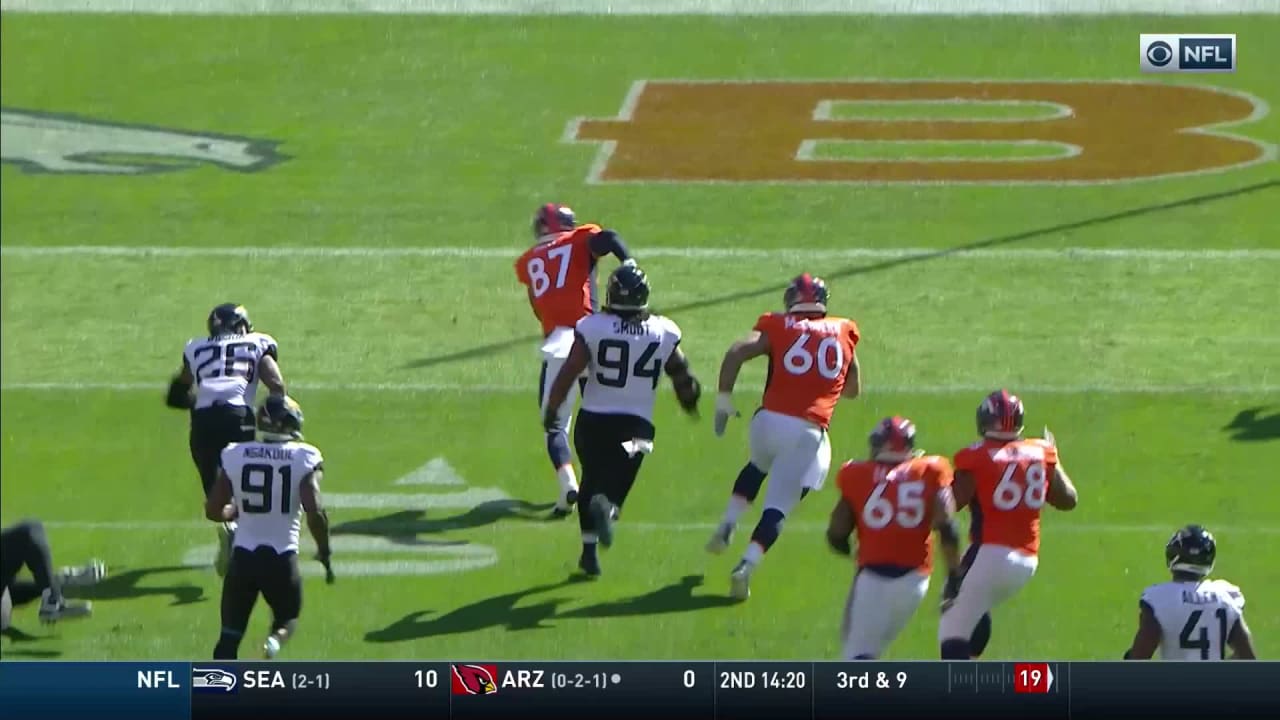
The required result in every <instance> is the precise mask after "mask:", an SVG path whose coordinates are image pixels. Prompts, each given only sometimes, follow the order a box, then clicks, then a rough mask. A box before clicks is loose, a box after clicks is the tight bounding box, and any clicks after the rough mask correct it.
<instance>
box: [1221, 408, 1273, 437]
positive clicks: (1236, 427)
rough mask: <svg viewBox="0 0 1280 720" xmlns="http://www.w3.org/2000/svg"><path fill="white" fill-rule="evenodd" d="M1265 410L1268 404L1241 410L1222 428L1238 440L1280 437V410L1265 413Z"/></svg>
mask: <svg viewBox="0 0 1280 720" xmlns="http://www.w3.org/2000/svg"><path fill="white" fill-rule="evenodd" d="M1263 410H1266V406H1259V407H1252V408H1248V409H1245V410H1241V411H1240V412H1238V413H1236V416H1235V418H1233V419H1232V420H1231V422H1229V423H1227V424H1226V425H1225V426H1224V427H1223V428H1222V429H1223V430H1225V431H1227V432H1230V433H1231V439H1232V440H1236V441H1238V442H1253V441H1257V440H1276V439H1280V411H1276V412H1273V413H1271V414H1270V415H1263V414H1262V412H1263Z"/></svg>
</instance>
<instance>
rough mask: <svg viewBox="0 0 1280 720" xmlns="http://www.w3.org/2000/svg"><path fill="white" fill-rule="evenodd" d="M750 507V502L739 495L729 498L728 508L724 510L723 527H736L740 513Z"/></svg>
mask: <svg viewBox="0 0 1280 720" xmlns="http://www.w3.org/2000/svg"><path fill="white" fill-rule="evenodd" d="M750 507H751V501H750V500H748V499H746V498H744V497H742V496H741V495H730V496H729V507H727V508H725V511H724V520H722V521H721V522H723V523H724V524H725V525H733V526H737V524H738V518H740V517H742V513H744V512H746V511H747V509H748V508H750Z"/></svg>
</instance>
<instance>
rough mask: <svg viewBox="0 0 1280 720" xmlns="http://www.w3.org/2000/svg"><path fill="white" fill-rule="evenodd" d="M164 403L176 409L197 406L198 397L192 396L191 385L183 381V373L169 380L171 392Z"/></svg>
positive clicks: (187, 408) (188, 408)
mask: <svg viewBox="0 0 1280 720" xmlns="http://www.w3.org/2000/svg"><path fill="white" fill-rule="evenodd" d="M164 404H165V405H168V406H169V407H171V408H174V409H175V410H190V409H191V408H192V407H194V406H195V404H196V399H195V398H194V397H192V396H191V385H190V384H188V383H184V382H182V376H181V375H175V376H174V377H173V380H171V381H169V394H168V396H166V397H165V399H164Z"/></svg>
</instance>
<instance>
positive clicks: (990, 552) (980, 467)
mask: <svg viewBox="0 0 1280 720" xmlns="http://www.w3.org/2000/svg"><path fill="white" fill-rule="evenodd" d="M1022 419H1023V407H1022V401H1021V400H1019V399H1018V397H1017V396H1016V395H1012V394H1010V393H1009V391H1007V390H997V391H996V392H993V393H991V394H990V395H988V396H987V397H986V399H985V400H983V401H982V404H981V405H979V406H978V434H979V435H981V436H982V439H981V440H979V441H978V442H976V443H974V444H973V445H970V446H969V447H967V448H964V449H962V450H960V451H959V452H957V453H956V455H955V482H954V483H953V484H952V492H953V493H954V495H955V500H956V507H960V508H963V507H965V506H966V505H968V506H969V508H970V516H971V519H970V523H969V541H970V546H969V549H968V551H966V552H965V558H964V563H963V567H964V575H963V578H961V579H960V580H959V582H954V583H948V587H947V589H946V591H944V593H943V598H944V600H943V608H944V610H943V613H942V621H941V622H940V623H939V625H938V642H939V644H940V645H941V653H942V659H943V660H969V659H971V658H974V657H977V656H978V655H981V654H982V649H983V646H985V645H986V639H987V638H989V636H990V615H989V613H990V611H991V609H992V608H994V607H995V606H996V605H999V604H1000V603H1002V602H1004V601H1005V600H1008V599H1009V598H1011V597H1013V595H1014V594H1015V593H1017V592H1018V590H1020V589H1021V588H1022V586H1023V585H1026V584H1027V581H1028V580H1030V579H1031V577H1032V576H1033V575H1035V573H1036V566H1037V565H1038V564H1039V559H1038V553H1039V551H1040V511H1041V509H1042V508H1043V507H1044V506H1045V504H1046V503H1047V504H1049V505H1051V506H1053V507H1055V508H1057V509H1059V510H1071V509H1073V508H1075V506H1076V501H1077V495H1076V488H1075V485H1073V484H1072V482H1071V478H1069V477H1068V476H1067V473H1066V471H1064V470H1063V469H1062V463H1061V462H1060V461H1059V460H1058V448H1057V447H1056V446H1055V445H1054V443H1053V440H1052V438H1051V437H1050V438H1049V439H1039V438H1023V437H1022ZM1046 434H1047V433H1046Z"/></svg>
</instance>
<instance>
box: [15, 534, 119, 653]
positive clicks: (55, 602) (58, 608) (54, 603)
mask: <svg viewBox="0 0 1280 720" xmlns="http://www.w3.org/2000/svg"><path fill="white" fill-rule="evenodd" d="M24 567H25V568H27V570H28V571H29V572H30V573H31V580H30V581H27V580H18V573H20V572H22V569H23V568H24ZM106 576H107V566H106V565H104V564H103V563H102V561H101V560H91V561H89V563H88V564H86V565H83V566H80V567H64V568H62V569H61V570H55V569H54V565H53V549H52V548H51V547H50V546H49V536H48V535H46V534H45V531H44V523H42V522H40V521H39V520H24V521H22V522H20V523H16V524H14V525H10V526H9V527H7V528H4V529H3V530H0V588H3V590H0V629H2V630H8V629H9V622H10V616H11V613H12V612H13V608H14V607H16V606H19V605H25V604H26V603H28V602H31V601H32V600H35V599H36V598H40V621H41V622H45V623H53V622H57V621H58V620H63V619H68V618H78V617H87V616H88V615H89V614H90V613H91V611H92V604H91V603H89V602H87V601H74V600H67V599H66V597H64V595H63V591H64V590H65V589H67V588H73V587H84V586H86V585H93V584H95V583H97V582H100V581H101V580H102V579H103V578H105V577H106Z"/></svg>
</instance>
